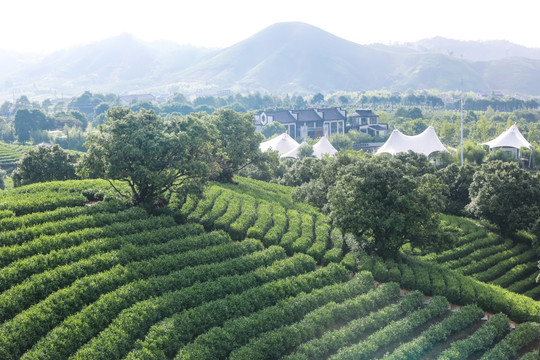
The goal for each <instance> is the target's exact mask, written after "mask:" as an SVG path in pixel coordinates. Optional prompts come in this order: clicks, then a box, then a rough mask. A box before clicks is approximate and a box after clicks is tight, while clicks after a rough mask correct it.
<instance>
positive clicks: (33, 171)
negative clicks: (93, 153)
mask: <svg viewBox="0 0 540 360" xmlns="http://www.w3.org/2000/svg"><path fill="white" fill-rule="evenodd" d="M77 160H78V156H77V155H74V154H72V153H69V152H66V151H64V150H62V148H61V147H60V146H58V145H54V146H52V147H47V146H38V147H36V148H34V149H31V150H30V151H28V152H27V153H26V154H25V155H24V156H23V157H22V158H21V159H20V160H19V162H18V165H17V169H16V170H15V171H14V172H13V175H12V177H13V186H15V187H17V186H22V185H28V184H33V183H37V182H46V181H55V180H70V179H76V178H77V175H76V174H75V164H76V162H77Z"/></svg>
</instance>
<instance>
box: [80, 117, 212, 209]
mask: <svg viewBox="0 0 540 360" xmlns="http://www.w3.org/2000/svg"><path fill="white" fill-rule="evenodd" d="M215 138H216V133H215V131H214V130H213V128H212V126H211V125H210V124H207V123H205V122H203V121H202V120H201V119H200V118H199V117H197V116H187V117H185V118H171V119H169V120H165V119H163V118H161V117H160V116H158V115H156V114H155V113H154V112H153V111H147V110H144V109H142V110H140V111H139V112H138V113H135V112H133V111H131V110H130V109H126V108H111V109H110V110H109V111H108V113H107V120H106V121H105V123H104V124H103V125H100V127H99V129H98V131H97V132H96V133H94V134H90V135H89V137H88V141H87V143H86V147H87V148H88V152H87V154H86V156H85V158H84V160H83V162H82V167H81V169H82V172H83V173H85V174H87V175H89V174H93V175H95V176H99V177H101V178H104V179H107V180H109V181H110V182H111V185H113V186H114V183H113V182H112V180H119V181H123V182H126V183H127V184H128V185H129V188H130V189H131V195H128V194H124V193H121V192H120V191H119V190H118V188H117V187H115V189H116V190H117V191H118V192H119V193H120V194H121V195H122V196H125V197H128V196H131V199H132V200H133V202H134V203H135V204H145V205H147V206H148V207H153V206H156V205H157V204H159V203H160V202H162V201H167V200H168V199H169V198H170V195H171V194H172V192H176V193H178V194H179V196H180V197H185V196H186V194H187V193H188V192H196V191H200V190H201V189H202V186H203V185H204V184H205V183H206V181H207V179H208V177H209V175H210V174H211V173H212V172H213V171H214V170H215V167H214V166H213V165H214V162H213V160H214V158H215V154H214V151H215V147H214V145H213V142H214V141H215Z"/></svg>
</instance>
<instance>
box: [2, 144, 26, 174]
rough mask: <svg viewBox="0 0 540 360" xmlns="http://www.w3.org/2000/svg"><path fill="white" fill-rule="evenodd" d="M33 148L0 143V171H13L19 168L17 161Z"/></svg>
mask: <svg viewBox="0 0 540 360" xmlns="http://www.w3.org/2000/svg"><path fill="white" fill-rule="evenodd" d="M31 148H32V146H28V145H16V144H8V143H4V142H1V141H0V169H4V170H13V169H15V168H16V167H17V161H19V159H20V158H21V157H22V156H23V155H24V154H25V153H26V152H27V151H28V150H29V149H31Z"/></svg>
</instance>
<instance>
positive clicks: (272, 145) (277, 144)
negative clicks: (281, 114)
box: [259, 133, 300, 155]
mask: <svg viewBox="0 0 540 360" xmlns="http://www.w3.org/2000/svg"><path fill="white" fill-rule="evenodd" d="M298 146H300V145H299V144H298V143H297V142H296V141H295V140H294V139H293V138H292V137H290V136H289V135H288V134H287V133H283V134H281V135H279V136H276V137H275V138H273V139H270V140H268V141H265V142H262V143H261V144H260V145H259V149H261V151H268V150H270V149H272V150H277V152H279V154H280V155H283V154H285V153H288V152H289V151H291V150H292V149H294V148H297V147H298Z"/></svg>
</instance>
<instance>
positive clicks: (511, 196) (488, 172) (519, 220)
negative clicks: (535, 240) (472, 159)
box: [467, 160, 540, 235]
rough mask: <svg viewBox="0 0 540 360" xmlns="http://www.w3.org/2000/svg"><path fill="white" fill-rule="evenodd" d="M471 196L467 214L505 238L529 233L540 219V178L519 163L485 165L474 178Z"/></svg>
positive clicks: (499, 162)
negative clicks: (524, 231)
mask: <svg viewBox="0 0 540 360" xmlns="http://www.w3.org/2000/svg"><path fill="white" fill-rule="evenodd" d="M469 195H470V198H471V203H470V204H469V205H467V210H468V211H469V212H470V213H472V214H473V215H475V216H477V217H479V218H483V219H486V220H488V221H490V222H492V223H494V224H496V225H498V226H499V228H500V230H501V233H503V234H504V235H510V234H512V233H514V232H515V231H516V230H525V229H528V228H529V227H530V226H531V225H532V224H533V223H534V221H535V220H536V219H538V218H539V217H540V176H539V175H538V174H536V175H533V174H531V173H530V172H528V171H526V170H523V169H520V168H519V167H518V165H517V164H516V163H512V162H503V161H500V160H495V161H490V162H488V163H485V164H483V165H482V167H481V168H480V169H479V170H478V171H477V172H476V173H475V174H474V176H473V181H472V183H471V186H470V188H469Z"/></svg>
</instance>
